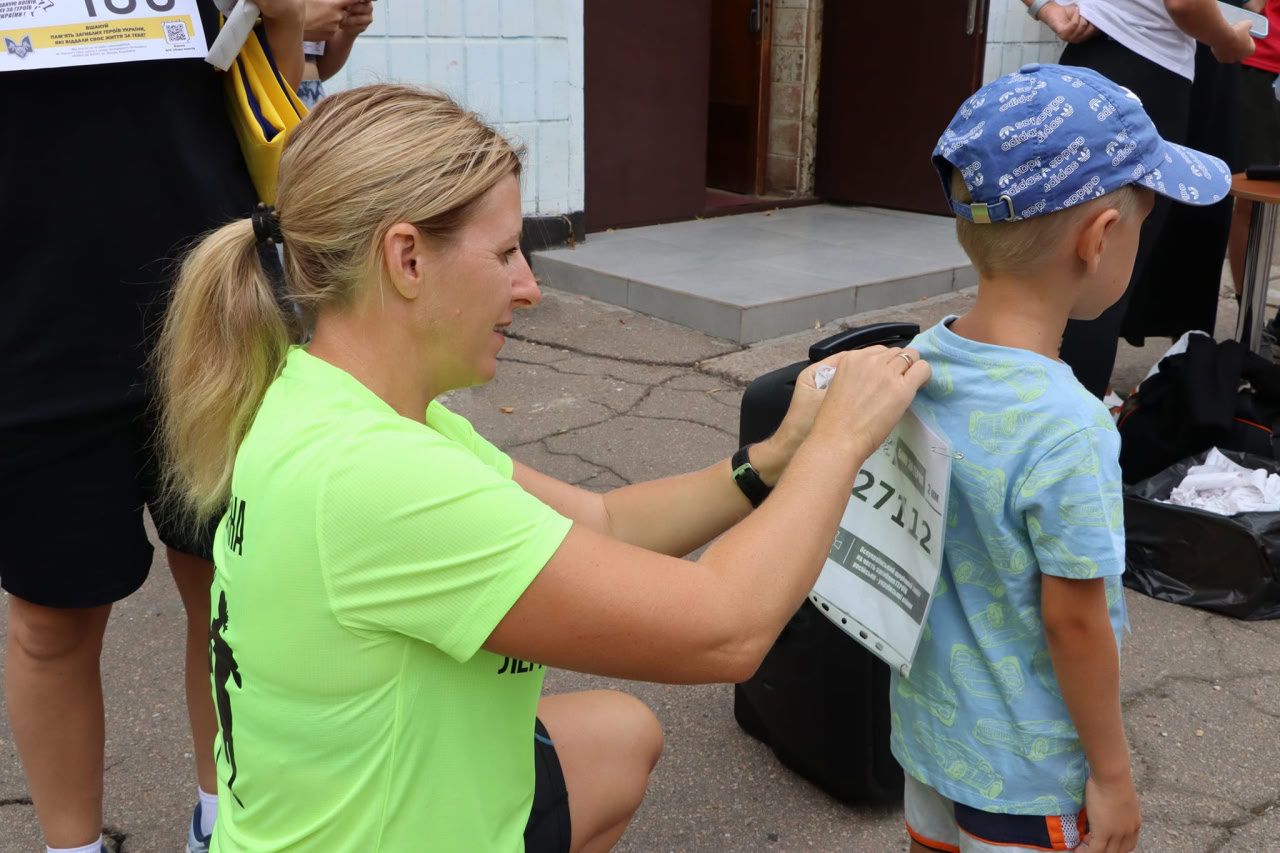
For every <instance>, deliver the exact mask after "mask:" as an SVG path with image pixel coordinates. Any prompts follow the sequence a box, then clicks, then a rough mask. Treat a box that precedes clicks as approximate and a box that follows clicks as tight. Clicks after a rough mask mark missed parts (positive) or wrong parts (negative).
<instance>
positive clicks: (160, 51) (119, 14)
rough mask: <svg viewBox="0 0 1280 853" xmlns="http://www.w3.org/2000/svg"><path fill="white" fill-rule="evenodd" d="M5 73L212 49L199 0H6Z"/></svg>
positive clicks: (1, 64) (2, 32) (0, 21)
mask: <svg viewBox="0 0 1280 853" xmlns="http://www.w3.org/2000/svg"><path fill="white" fill-rule="evenodd" d="M0 39H2V40H3V47H4V50H3V52H0V71H27V70H31V69H36V68H66V67H69V66H75V65H101V64H104V63H109V62H138V61H140V60H144V59H202V58H204V56H205V54H207V53H208V46H207V43H206V42H205V38H204V27H203V26H202V25H201V23H200V10H199V9H198V8H197V6H196V0H0Z"/></svg>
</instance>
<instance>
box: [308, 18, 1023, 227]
mask: <svg viewBox="0 0 1280 853" xmlns="http://www.w3.org/2000/svg"><path fill="white" fill-rule="evenodd" d="M993 2H1001V0H993ZM582 4H583V0H378V2H377V3H375V4H374V20H373V24H372V25H371V26H370V27H369V29H368V30H366V31H365V33H364V34H363V35H362V36H360V38H359V40H357V41H356V44H355V46H354V47H353V48H352V51H351V58H350V59H349V60H348V61H347V64H346V66H345V67H344V68H343V69H342V70H341V71H340V72H338V74H337V75H336V76H335V77H333V78H332V79H331V80H329V81H328V82H327V83H326V84H325V88H326V89H327V90H328V91H330V92H337V91H341V90H342V89H346V88H349V87H352V86H362V85H367V84H369V83H379V82H404V83H416V84H419V85H423V86H430V87H433V88H437V89H441V90H443V91H445V92H447V93H449V94H450V95H451V96H453V97H454V98H457V99H458V100H459V101H460V102H461V103H462V105H463V106H465V107H467V108H468V109H473V110H476V111H477V112H479V113H480V114H481V115H483V116H484V117H485V119H486V120H488V121H490V122H492V123H493V124H495V125H496V126H497V127H499V128H500V129H501V130H502V131H503V132H504V133H506V134H507V135H508V136H509V137H511V138H512V140H513V141H515V142H518V143H520V144H522V145H524V146H525V148H526V154H525V164H524V173H523V177H522V185H523V207H524V213H525V215H527V216H533V215H537V216H554V215H559V214H563V213H571V212H573V211H577V210H581V209H582V207H583V195H584V193H583V187H584V183H585V179H584V157H583V136H582V128H583V104H582V86H583V72H582Z"/></svg>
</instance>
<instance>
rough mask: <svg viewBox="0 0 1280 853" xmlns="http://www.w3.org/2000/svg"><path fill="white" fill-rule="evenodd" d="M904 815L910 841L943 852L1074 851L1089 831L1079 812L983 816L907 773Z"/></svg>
mask: <svg viewBox="0 0 1280 853" xmlns="http://www.w3.org/2000/svg"><path fill="white" fill-rule="evenodd" d="M906 812H907V832H909V833H910V834H911V837H912V838H913V839H915V841H916V842H917V843H919V844H922V845H924V846H925V847H927V848H929V849H930V850H938V851H942V853H1011V851H1016V850H1074V849H1076V847H1077V846H1078V845H1079V844H1080V839H1081V838H1083V837H1084V835H1085V833H1086V832H1088V831H1089V821H1088V818H1087V817H1086V815H1085V812H1084V811H1081V812H1080V814H1078V815H1063V816H1061V817H1056V816H1055V817H1046V816H1045V815H1015V814H995V813H992V812H984V811H980V810H979V809H975V808H972V807H970V806H966V805H964V804H962V803H953V802H952V801H951V800H948V799H947V798H946V797H944V796H942V795H941V794H939V793H938V792H937V791H935V790H934V789H933V788H930V787H929V786H928V785H926V784H924V783H923V782H921V781H919V780H918V779H915V778H913V777H912V776H911V775H909V774H908V776H907V787H906Z"/></svg>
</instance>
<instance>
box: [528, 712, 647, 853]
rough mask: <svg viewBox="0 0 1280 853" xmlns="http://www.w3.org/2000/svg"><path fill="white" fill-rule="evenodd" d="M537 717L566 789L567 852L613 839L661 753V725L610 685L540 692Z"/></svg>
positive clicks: (596, 849)
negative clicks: (553, 693)
mask: <svg viewBox="0 0 1280 853" xmlns="http://www.w3.org/2000/svg"><path fill="white" fill-rule="evenodd" d="M538 717H539V718H540V719H541V720H542V724H543V725H544V726H546V727H547V734H549V735H551V740H552V742H553V743H555V747H556V755H557V756H558V757H559V759H560V767H561V769H562V770H563V771H564V780H565V787H566V788H568V790H569V815H570V818H569V822H570V824H571V827H572V834H573V841H572V843H571V845H570V850H571V853H604V851H607V850H612V849H613V845H615V844H617V843H618V839H619V838H621V837H622V833H623V832H625V831H626V829H627V825H628V824H629V823H631V817H632V816H633V815H634V814H635V812H636V809H638V808H639V807H640V802H641V801H642V800H643V799H644V792H645V788H646V787H647V786H648V784H649V773H650V772H652V770H653V768H654V765H656V764H657V763H658V757H659V756H660V755H661V754H662V726H661V725H659V723H658V718H657V717H655V716H654V715H653V712H652V711H650V710H649V708H648V706H646V705H645V704H644V703H643V702H641V701H640V700H639V699H636V698H635V697H633V696H628V695H626V694H625V693H617V692H615V691H612V690H592V691H588V692H585V693H567V694H563V695H560V696H545V697H543V698H542V700H541V701H540V702H539V703H538Z"/></svg>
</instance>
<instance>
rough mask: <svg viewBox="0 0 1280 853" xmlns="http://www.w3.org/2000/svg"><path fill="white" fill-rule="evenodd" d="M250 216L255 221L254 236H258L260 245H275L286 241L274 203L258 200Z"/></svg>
mask: <svg viewBox="0 0 1280 853" xmlns="http://www.w3.org/2000/svg"><path fill="white" fill-rule="evenodd" d="M249 218H250V220H251V221H252V222H253V236H255V237H257V238H258V245H259V246H274V245H275V244H276V243H283V242H284V234H283V233H282V232H281V231H280V217H279V216H278V215H277V214H276V209H275V207H274V206H273V205H269V204H263V203H262V202H258V206H257V207H255V208H254V209H253V214H252V215H251V216H250V217H249Z"/></svg>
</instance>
